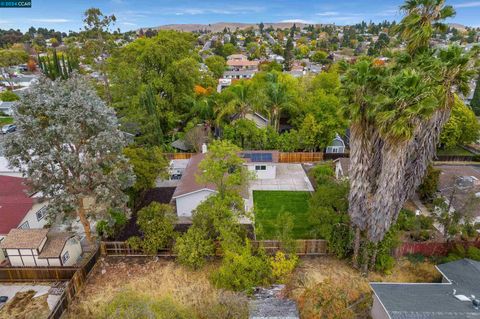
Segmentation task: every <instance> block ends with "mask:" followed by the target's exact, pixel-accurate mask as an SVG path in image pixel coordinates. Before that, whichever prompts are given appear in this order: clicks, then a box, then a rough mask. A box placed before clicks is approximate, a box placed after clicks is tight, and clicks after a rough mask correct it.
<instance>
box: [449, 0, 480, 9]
mask: <svg viewBox="0 0 480 319" xmlns="http://www.w3.org/2000/svg"><path fill="white" fill-rule="evenodd" d="M454 7H455V8H474V7H480V1H472V2H464V3H459V4H455V5H454Z"/></svg>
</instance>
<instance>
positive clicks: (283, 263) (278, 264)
mask: <svg viewBox="0 0 480 319" xmlns="http://www.w3.org/2000/svg"><path fill="white" fill-rule="evenodd" d="M297 263H298V257H297V255H291V256H290V257H289V256H287V255H285V253H283V252H282V251H278V252H277V253H276V254H275V256H272V257H270V267H271V268H272V277H273V279H274V280H275V281H276V282H278V283H285V282H286V281H287V279H288V277H289V276H290V275H291V274H292V272H293V270H294V269H295V267H296V266H297Z"/></svg>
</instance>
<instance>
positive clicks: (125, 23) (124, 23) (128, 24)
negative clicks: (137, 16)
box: [122, 22, 137, 26]
mask: <svg viewBox="0 0 480 319" xmlns="http://www.w3.org/2000/svg"><path fill="white" fill-rule="evenodd" d="M122 24H123V25H127V26H136V25H137V24H136V23H133V22H122Z"/></svg>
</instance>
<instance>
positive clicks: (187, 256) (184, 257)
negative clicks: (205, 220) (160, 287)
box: [174, 227, 215, 269]
mask: <svg viewBox="0 0 480 319" xmlns="http://www.w3.org/2000/svg"><path fill="white" fill-rule="evenodd" d="M174 252H175V253H176V254H177V260H178V262H179V263H180V264H182V265H185V266H188V267H190V268H193V269H199V268H201V267H203V266H204V265H205V263H206V260H207V258H208V257H210V256H213V255H214V254H215V244H214V242H213V240H212V239H211V238H207V236H206V235H205V234H204V233H203V231H202V230H201V229H200V228H196V227H190V228H189V229H188V231H187V232H186V233H185V234H184V235H183V236H180V237H178V238H177V241H176V243H175V247H174Z"/></svg>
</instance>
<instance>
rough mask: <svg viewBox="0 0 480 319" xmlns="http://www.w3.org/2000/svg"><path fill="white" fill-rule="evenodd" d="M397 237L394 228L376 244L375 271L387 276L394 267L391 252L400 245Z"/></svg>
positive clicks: (396, 231) (396, 229)
mask: <svg viewBox="0 0 480 319" xmlns="http://www.w3.org/2000/svg"><path fill="white" fill-rule="evenodd" d="M398 237H399V233H398V228H397V227H395V226H394V227H392V228H390V230H389V231H388V232H387V233H386V234H385V237H383V240H382V241H381V242H379V243H378V244H377V258H376V259H375V270H376V271H379V272H383V273H386V274H388V273H390V271H391V270H392V269H393V267H395V258H393V256H392V251H393V249H395V247H397V246H398V245H399V244H400V240H399V238H398Z"/></svg>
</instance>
